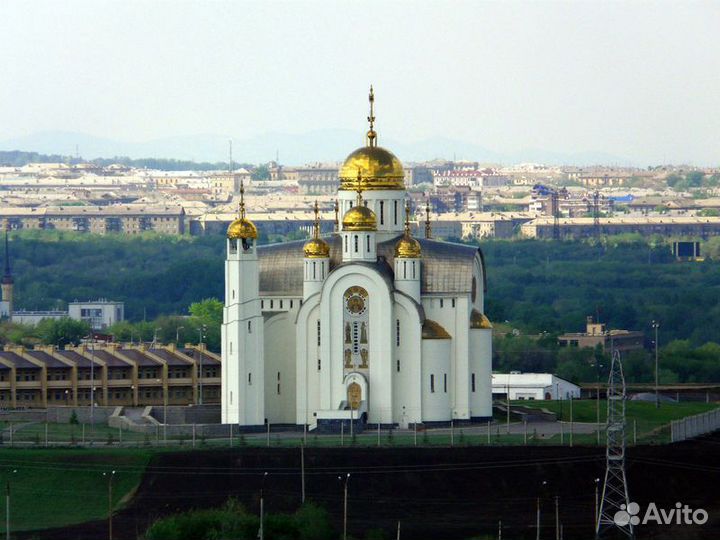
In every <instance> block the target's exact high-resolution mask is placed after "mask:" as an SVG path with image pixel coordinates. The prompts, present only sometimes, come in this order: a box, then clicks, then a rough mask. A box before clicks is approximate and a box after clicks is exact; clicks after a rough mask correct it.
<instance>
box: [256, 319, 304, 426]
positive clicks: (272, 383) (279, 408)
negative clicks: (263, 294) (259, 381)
mask: <svg viewBox="0 0 720 540" xmlns="http://www.w3.org/2000/svg"><path fill="white" fill-rule="evenodd" d="M264 334H265V416H266V417H267V419H268V422H270V423H271V424H294V423H295V422H296V419H297V418H296V414H295V405H296V384H297V377H296V363H295V353H296V350H295V327H294V321H293V320H292V319H291V316H290V314H288V313H278V314H276V315H273V316H271V317H270V318H269V319H267V320H266V321H265V332H264ZM278 336H282V339H279V338H278Z"/></svg>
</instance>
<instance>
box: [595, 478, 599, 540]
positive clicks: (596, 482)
mask: <svg viewBox="0 0 720 540" xmlns="http://www.w3.org/2000/svg"><path fill="white" fill-rule="evenodd" d="M599 488H600V479H599V478H596V479H595V530H597V524H598V520H599V519H600V516H598V504H599V498H598V490H599Z"/></svg>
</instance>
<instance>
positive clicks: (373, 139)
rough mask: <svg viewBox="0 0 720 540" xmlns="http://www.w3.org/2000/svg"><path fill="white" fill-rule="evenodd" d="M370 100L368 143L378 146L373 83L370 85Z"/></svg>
mask: <svg viewBox="0 0 720 540" xmlns="http://www.w3.org/2000/svg"><path fill="white" fill-rule="evenodd" d="M368 101H369V102H370V114H369V115H368V117H367V119H368V123H369V124H370V129H369V130H368V132H367V145H368V146H377V133H376V132H375V91H374V90H373V87H372V85H370V95H369V96H368Z"/></svg>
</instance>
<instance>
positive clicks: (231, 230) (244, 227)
mask: <svg viewBox="0 0 720 540" xmlns="http://www.w3.org/2000/svg"><path fill="white" fill-rule="evenodd" d="M238 214H239V215H238V217H237V219H236V220H235V221H233V222H232V223H231V224H230V226H229V227H228V230H227V237H228V238H229V239H230V240H237V239H239V238H252V239H253V240H257V236H258V232H257V227H256V226H255V224H254V223H253V222H252V221H250V220H249V219H247V218H246V217H245V186H244V185H243V183H242V181H240V204H239V205H238Z"/></svg>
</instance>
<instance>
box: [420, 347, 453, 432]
mask: <svg viewBox="0 0 720 540" xmlns="http://www.w3.org/2000/svg"><path fill="white" fill-rule="evenodd" d="M450 341H451V340H449V339H423V340H422V419H423V422H446V421H449V420H451V418H452V415H451V411H450V380H449V375H450V373H449V371H450V360H449V358H450ZM446 382H447V385H446Z"/></svg>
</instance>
